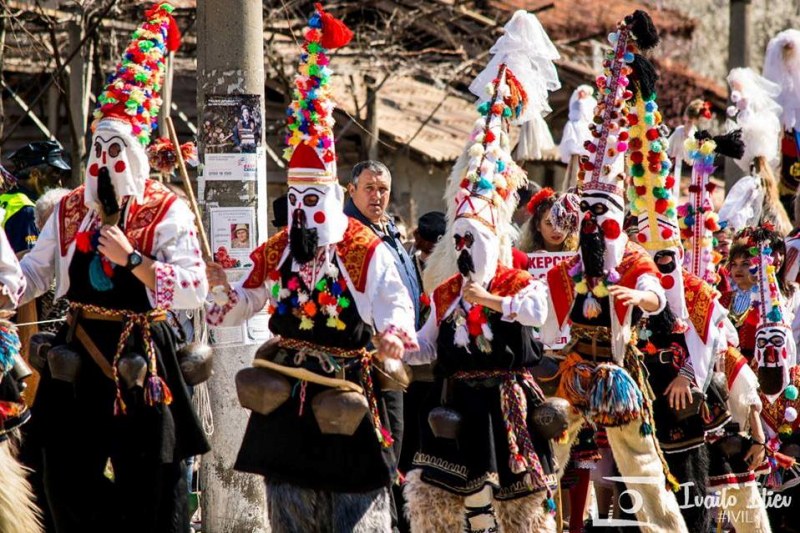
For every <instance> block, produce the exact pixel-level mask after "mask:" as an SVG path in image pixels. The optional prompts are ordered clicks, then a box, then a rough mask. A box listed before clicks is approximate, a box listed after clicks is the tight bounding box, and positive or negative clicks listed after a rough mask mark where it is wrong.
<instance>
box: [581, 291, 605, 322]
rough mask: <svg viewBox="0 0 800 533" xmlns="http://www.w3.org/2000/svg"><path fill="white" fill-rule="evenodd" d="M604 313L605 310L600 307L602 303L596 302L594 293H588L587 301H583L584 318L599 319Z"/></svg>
mask: <svg viewBox="0 0 800 533" xmlns="http://www.w3.org/2000/svg"><path fill="white" fill-rule="evenodd" d="M602 311H603V308H602V307H601V306H600V302H598V301H597V300H595V298H594V296H592V293H587V295H586V300H584V301H583V316H585V317H586V318H588V319H589V320H592V319H595V318H597V317H599V316H600V313H601V312H602Z"/></svg>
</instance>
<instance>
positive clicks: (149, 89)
mask: <svg viewBox="0 0 800 533" xmlns="http://www.w3.org/2000/svg"><path fill="white" fill-rule="evenodd" d="M172 11H173V7H172V6H171V5H169V4H167V3H162V4H156V5H155V6H153V7H152V8H151V9H149V10H147V12H146V13H145V20H144V22H143V23H142V24H141V25H140V26H139V28H138V29H137V30H136V31H135V32H133V35H132V38H131V41H130V43H129V44H128V46H127V48H126V49H125V52H124V54H123V56H122V60H121V61H120V62H119V63H118V64H117V66H116V69H115V71H114V72H113V73H112V74H111V76H109V78H108V81H107V83H106V86H105V87H104V88H103V91H102V92H101V93H100V94H99V95H98V97H97V108H96V109H95V111H94V120H93V122H92V132H93V137H92V146H90V147H89V159H88V168H87V176H86V178H87V187H86V193H85V200H86V203H87V205H90V206H94V207H98V206H101V204H103V203H108V202H111V199H101V198H99V197H98V193H97V180H98V178H99V176H100V175H101V174H102V175H105V174H106V173H108V178H109V180H110V183H111V184H112V185H113V190H114V191H115V192H116V196H117V198H121V197H123V196H128V195H130V196H135V197H137V198H138V199H139V200H141V199H142V195H143V193H144V185H145V180H146V179H147V177H148V174H149V171H150V167H149V164H148V159H147V154H146V153H145V148H146V146H147V145H148V144H149V143H150V139H151V136H152V132H153V130H154V129H155V128H156V125H157V122H158V113H159V110H160V108H161V84H162V82H163V79H164V74H165V71H166V58H167V56H168V55H169V53H170V52H174V51H175V50H177V49H178V47H179V46H180V33H179V31H178V26H177V24H176V23H175V19H174V18H172ZM103 169H105V170H103ZM102 180H103V181H106V178H105V176H104V177H103V178H102ZM111 203H113V202H111ZM107 209H108V208H106V210H107Z"/></svg>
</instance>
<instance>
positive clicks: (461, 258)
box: [404, 11, 563, 532]
mask: <svg viewBox="0 0 800 533" xmlns="http://www.w3.org/2000/svg"><path fill="white" fill-rule="evenodd" d="M551 48H552V44H551V43H550V40H549V39H548V38H547V35H546V34H545V33H544V30H543V29H542V27H541V25H540V23H539V21H538V20H537V19H536V17H535V16H534V15H530V14H527V13H525V12H524V11H518V12H517V13H515V15H514V16H513V18H512V19H511V21H510V22H509V23H508V24H506V26H505V34H504V35H503V36H502V37H501V38H500V40H499V41H498V42H497V44H495V46H494V47H493V48H492V52H493V53H494V57H493V59H492V61H491V62H490V64H489V66H488V67H487V68H486V70H484V71H483V73H481V74H480V75H479V76H478V78H477V80H476V81H475V82H473V84H472V85H471V90H472V91H473V93H475V94H476V95H478V96H479V97H480V100H479V104H478V110H479V112H480V113H481V115H482V116H481V118H480V119H479V120H478V121H477V122H476V125H475V128H474V131H473V134H472V137H471V141H470V145H469V146H468V147H467V148H466V150H465V152H464V153H463V154H462V156H461V157H460V158H459V160H458V162H457V163H456V166H455V168H454V169H453V172H452V174H451V176H450V181H449V183H448V188H447V196H446V201H447V203H448V204H453V206H454V208H453V209H451V210H450V211H449V215H450V216H451V217H452V218H450V219H449V221H450V223H449V224H448V225H449V226H450V227H451V228H452V235H453V241H451V242H450V243H440V244H439V245H437V248H439V247H441V246H449V247H452V249H453V251H454V252H455V254H449V255H450V256H451V257H452V256H453V255H456V254H457V255H456V257H457V259H456V258H453V262H454V264H453V265H448V267H447V268H446V269H443V270H455V269H457V271H458V273H456V274H455V275H453V276H452V277H450V278H449V279H447V280H445V281H444V282H443V283H441V284H439V285H438V286H437V287H436V288H435V289H434V291H433V296H432V298H431V315H430V317H429V318H428V321H427V322H426V324H425V326H424V327H423V328H422V330H421V331H420V332H419V338H420V342H421V348H422V350H421V351H420V352H418V353H413V354H409V357H410V360H412V361H416V360H419V361H421V362H429V361H431V360H434V359H435V363H434V374H435V376H436V383H437V390H438V391H440V394H437V398H436V399H435V400H436V401H435V407H434V408H433V409H430V408H429V409H428V410H426V411H424V412H422V413H421V420H420V425H421V426H422V428H421V435H422V438H421V443H420V451H419V452H418V453H417V454H416V455H415V457H414V461H413V463H412V464H413V468H414V470H412V471H411V472H409V474H408V475H407V477H406V485H405V490H404V492H405V497H406V502H407V503H406V511H407V515H408V517H409V522H410V524H411V529H412V531H414V532H423V531H462V530H464V528H465V527H466V530H467V531H552V530H554V523H553V520H552V518H550V516H549V513H548V512H547V509H546V508H545V506H544V505H543V504H544V503H545V500H547V503H548V505H549V508H550V509H551V510H553V509H554V508H555V507H554V505H555V504H554V502H553V501H552V500H551V499H548V497H549V493H550V491H551V490H552V488H553V487H554V485H553V483H554V476H553V475H552V473H551V472H552V470H551V464H550V447H549V443H548V439H549V438H551V437H553V436H554V435H549V436H548V435H546V433H545V431H546V429H545V428H540V427H538V426H536V424H535V423H533V420H534V419H535V418H536V416H537V415H536V413H537V412H541V411H537V409H546V408H547V407H544V406H541V405H540V404H542V402H543V400H544V398H543V395H542V393H541V391H540V390H539V388H538V386H537V385H536V384H535V382H534V381H533V377H532V375H531V373H530V367H531V366H533V365H535V364H536V362H537V361H538V360H539V358H540V357H541V353H542V347H541V344H540V343H539V342H537V341H535V340H534V338H533V331H532V329H531V328H530V327H526V326H535V325H539V324H541V323H542V322H543V320H544V314H545V313H546V308H547V304H546V298H545V297H544V295H543V293H544V291H543V288H544V287H543V285H542V284H541V282H538V281H535V280H534V279H533V278H532V277H531V275H530V274H528V273H527V272H525V271H521V270H514V269H510V268H508V267H507V266H504V264H503V263H502V261H501V260H500V257H499V256H500V249H501V247H502V246H503V245H502V244H501V240H500V236H501V235H503V234H504V233H505V232H506V231H507V230H508V228H509V227H510V226H511V215H512V213H513V212H514V209H515V207H516V198H515V197H514V194H513V192H514V191H515V190H516V189H517V188H519V187H520V186H522V185H524V183H525V181H526V177H525V174H524V172H523V171H522V170H521V169H520V168H519V167H518V166H517V165H516V164H515V163H514V162H513V159H512V157H511V155H510V153H509V149H508V132H507V127H508V126H507V124H508V121H509V120H510V121H514V122H519V121H525V120H528V118H529V116H530V114H531V113H541V110H542V109H543V107H544V106H542V100H543V99H545V100H546V98H547V87H546V86H545V85H544V83H543V80H545V79H547V78H546V76H549V75H550V73H551V69H552V58H553V57H552V55H551V52H552V49H551ZM553 81H556V80H553ZM441 257H448V256H446V255H444V254H441V255H440V260H441ZM431 260H434V258H432V259H431ZM431 266H433V264H432V263H431V264H429V267H431ZM439 396H440V397H441V399H440V398H439ZM556 426H557V424H556ZM547 429H552V428H547ZM561 429H563V428H556V430H555V432H556V433H560V431H561ZM498 528H499V529H498Z"/></svg>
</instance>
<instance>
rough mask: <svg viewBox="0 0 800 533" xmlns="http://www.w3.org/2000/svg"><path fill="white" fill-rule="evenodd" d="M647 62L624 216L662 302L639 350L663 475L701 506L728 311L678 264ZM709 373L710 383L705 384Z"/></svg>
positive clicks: (718, 422) (718, 424) (690, 519)
mask: <svg viewBox="0 0 800 533" xmlns="http://www.w3.org/2000/svg"><path fill="white" fill-rule="evenodd" d="M646 61H647V60H646V59H642V58H639V59H638V61H637V63H636V67H635V70H636V71H637V72H638V73H640V74H641V75H639V76H638V77H637V79H636V81H635V82H634V84H633V87H634V93H635V95H636V96H635V101H634V105H633V106H632V108H631V110H630V111H629V112H628V122H629V123H630V124H632V126H631V128H630V138H631V142H630V144H631V149H630V151H629V161H630V167H629V173H630V175H631V178H632V182H631V186H630V187H629V188H628V199H629V200H630V206H631V213H632V214H633V215H634V216H636V217H637V227H638V230H639V233H638V235H637V240H638V241H639V243H640V244H641V245H642V247H644V248H645V249H646V250H647V251H648V253H650V255H651V256H652V257H653V260H654V261H655V263H656V267H657V268H658V271H659V273H660V274H661V286H662V287H663V288H664V291H665V292H666V295H667V305H666V307H665V308H664V310H663V311H662V312H660V313H658V314H655V315H651V316H649V317H647V318H645V319H644V320H642V322H641V323H640V327H639V333H638V337H639V348H640V349H641V350H642V352H643V353H644V364H645V366H646V367H647V371H648V382H649V384H650V386H651V387H652V389H653V393H654V396H655V400H654V401H653V416H654V418H655V419H656V421H657V424H656V436H657V437H658V441H659V443H660V445H661V449H662V450H663V452H664V457H665V459H666V460H667V464H668V465H669V468H670V472H672V474H673V475H674V476H675V477H676V479H677V480H678V482H680V483H681V484H682V485H684V489H683V490H684V491H685V492H686V493H685V494H684V497H688V499H689V500H688V501H691V502H694V501H695V499H696V498H699V500H700V501H702V500H703V499H704V498H705V497H706V495H707V492H708V467H709V457H708V450H707V448H706V445H705V434H706V431H717V430H719V429H721V428H722V427H723V426H724V425H725V423H726V422H727V421H728V420H729V418H730V416H729V414H728V412H727V406H726V404H725V400H726V394H725V393H726V392H727V384H726V383H725V375H724V374H723V373H715V372H714V366H715V363H716V359H717V353H718V351H719V350H720V347H724V346H726V343H725V336H724V330H723V329H722V328H721V327H720V325H721V323H722V321H724V320H725V319H726V316H727V309H725V308H724V307H722V305H720V304H719V302H718V301H717V297H718V293H717V292H716V291H715V290H714V289H713V288H712V286H711V285H709V284H708V283H706V282H704V281H703V280H702V279H701V278H700V277H698V276H696V275H694V274H693V273H691V272H688V271H685V270H684V269H683V266H682V263H683V248H682V246H681V240H680V237H681V234H680V231H679V229H678V216H677V209H676V206H675V198H674V196H673V190H674V180H675V179H676V177H675V176H674V175H673V174H671V170H672V169H671V164H670V161H669V159H668V154H667V151H666V147H667V142H666V138H665V137H664V136H663V133H662V129H661V114H660V112H659V111H658V105H657V104H656V101H655V93H654V92H653V91H654V87H653V86H652V84H651V83H650V82H651V81H652V82H654V81H655V79H653V77H652V76H649V75H647V74H646V73H645V72H650V69H647V67H645V66H644V64H646V63H645V62H646ZM698 170H699V169H698ZM690 190H691V189H690ZM704 207H705V206H704ZM703 214H704V211H703V210H702V209H700V210H698V218H697V221H696V222H695V224H696V225H697V226H699V227H703V228H705V225H704V223H705V217H704V216H703ZM710 229H713V228H710ZM708 244H709V245H710V244H711V243H710V240H709V242H708ZM695 255H698V254H695ZM712 376H714V377H715V378H716V380H713V381H712ZM681 511H682V513H683V517H684V519H685V521H686V525H687V527H688V528H689V529H690V530H691V531H707V530H708V529H709V527H710V525H711V522H710V519H711V516H710V514H709V509H708V508H707V507H706V506H704V505H700V506H697V505H690V506H686V507H684V508H682V509H681Z"/></svg>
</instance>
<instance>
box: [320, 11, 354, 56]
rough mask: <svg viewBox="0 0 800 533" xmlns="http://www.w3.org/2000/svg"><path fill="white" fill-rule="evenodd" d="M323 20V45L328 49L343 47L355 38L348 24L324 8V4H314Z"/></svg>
mask: <svg viewBox="0 0 800 533" xmlns="http://www.w3.org/2000/svg"><path fill="white" fill-rule="evenodd" d="M314 7H316V8H317V11H319V16H320V19H321V20H322V46H323V47H325V48H327V49H328V50H333V49H334V48H341V47H342V46H345V45H346V44H347V43H349V42H350V41H351V40H352V39H353V31H352V30H351V29H350V28H348V27H347V25H346V24H345V23H344V22H343V21H341V20H339V19H337V18H336V17H334V16H333V15H331V14H330V13H326V12H325V10H323V9H322V4H314Z"/></svg>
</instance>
